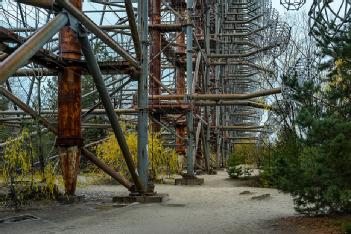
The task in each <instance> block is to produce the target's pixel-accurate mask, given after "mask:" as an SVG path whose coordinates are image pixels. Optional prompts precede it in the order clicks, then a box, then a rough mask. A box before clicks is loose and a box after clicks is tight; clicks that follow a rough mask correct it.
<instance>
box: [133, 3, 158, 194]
mask: <svg viewBox="0 0 351 234" xmlns="http://www.w3.org/2000/svg"><path fill="white" fill-rule="evenodd" d="M138 11H139V12H138V13H139V14H138V15H139V21H138V22H139V32H140V33H141V36H140V38H141V51H142V53H141V58H140V59H141V61H140V62H141V71H140V78H139V80H138V110H139V112H138V172H139V177H140V181H141V183H142V185H143V186H144V189H145V191H148V177H149V176H148V168H149V160H148V76H149V53H148V49H149V48H148V45H149V41H148V33H149V32H148V0H139V1H138ZM160 43H161V39H160Z"/></svg>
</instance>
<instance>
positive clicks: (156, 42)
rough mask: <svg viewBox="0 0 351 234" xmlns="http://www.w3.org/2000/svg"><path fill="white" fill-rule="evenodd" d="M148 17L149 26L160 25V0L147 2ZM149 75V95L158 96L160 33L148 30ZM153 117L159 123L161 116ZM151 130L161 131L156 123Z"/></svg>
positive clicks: (155, 103)
mask: <svg viewBox="0 0 351 234" xmlns="http://www.w3.org/2000/svg"><path fill="white" fill-rule="evenodd" d="M148 2H149V6H150V9H149V17H150V25H154V24H156V25H159V24H161V1H160V0H149V1H148ZM150 41H151V46H150V59H151V63H150V74H151V75H152V76H153V77H154V78H155V79H150V80H149V83H150V84H149V87H150V90H149V91H150V95H160V94H161V86H160V82H161V33H160V31H159V30H158V29H154V28H153V29H151V30H150ZM150 104H151V106H152V105H157V106H158V105H159V100H152V101H151V103H150ZM153 117H154V118H155V119H156V120H157V121H158V122H160V121H161V115H160V113H155V114H153ZM151 130H152V132H153V133H159V132H160V131H161V125H160V124H158V123H152V124H151Z"/></svg>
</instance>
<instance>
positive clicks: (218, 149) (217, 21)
mask: <svg viewBox="0 0 351 234" xmlns="http://www.w3.org/2000/svg"><path fill="white" fill-rule="evenodd" d="M219 7H220V4H218V3H216V13H215V17H216V18H215V34H216V36H217V35H218V34H219V29H220V21H221V20H220V17H219V15H220V13H219ZM216 53H219V44H216ZM219 79H220V66H216V67H215V88H216V94H219V84H220V80H219ZM220 110H221V107H220V106H216V119H215V124H216V129H215V131H216V167H217V168H219V167H220V158H221V138H220V130H219V129H218V126H219V125H220V122H219V121H220V120H219V118H220Z"/></svg>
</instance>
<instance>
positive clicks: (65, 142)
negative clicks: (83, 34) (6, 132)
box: [56, 0, 83, 195]
mask: <svg viewBox="0 0 351 234" xmlns="http://www.w3.org/2000/svg"><path fill="white" fill-rule="evenodd" d="M70 2H71V3H72V5H74V6H75V7H76V8H78V9H80V10H81V9H82V2H81V0H71V1H70ZM59 40H60V41H59V46H60V56H61V57H62V58H65V59H75V60H80V59H81V50H80V43H79V41H78V38H77V35H76V34H75V32H73V31H72V30H71V28H70V27H69V26H65V27H64V28H63V29H62V30H61V31H60V35H59ZM80 80H81V68H80V67H65V68H64V69H63V71H62V72H61V73H60V74H59V76H58V138H57V141H56V145H57V146H58V148H59V155H60V161H61V170H62V176H63V180H64V184H65V193H66V195H74V193H75V190H76V182H77V175H78V172H79V161H80V153H81V152H80V146H82V143H83V139H82V136H81V121H80V115H81V84H80Z"/></svg>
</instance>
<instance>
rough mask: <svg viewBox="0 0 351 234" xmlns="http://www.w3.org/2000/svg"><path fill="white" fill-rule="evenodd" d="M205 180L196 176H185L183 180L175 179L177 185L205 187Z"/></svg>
mask: <svg viewBox="0 0 351 234" xmlns="http://www.w3.org/2000/svg"><path fill="white" fill-rule="evenodd" d="M203 184H204V179H203V178H197V177H196V176H191V177H189V176H184V177H183V178H178V179H175V185H203Z"/></svg>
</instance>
